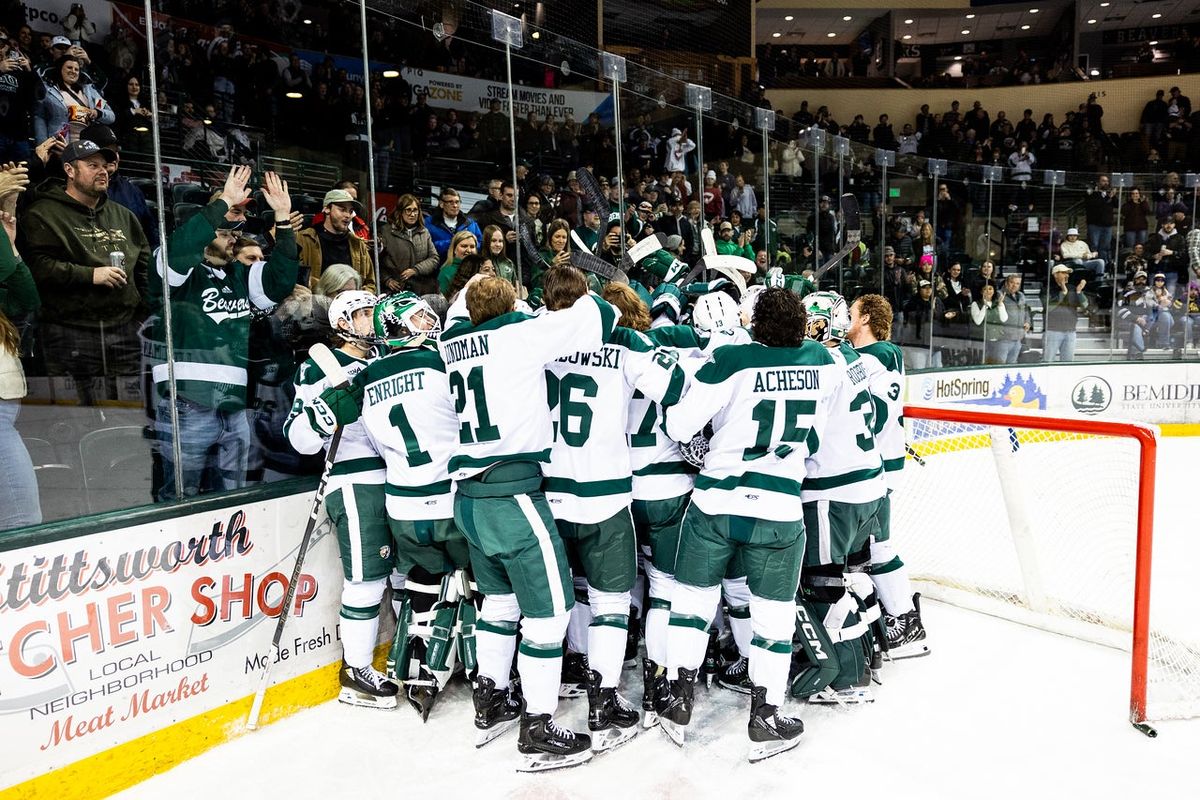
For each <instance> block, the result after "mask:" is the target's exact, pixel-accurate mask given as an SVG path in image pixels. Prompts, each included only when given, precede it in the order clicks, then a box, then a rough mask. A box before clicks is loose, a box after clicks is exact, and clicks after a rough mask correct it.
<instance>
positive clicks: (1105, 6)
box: [1100, 3, 1112, 8]
mask: <svg viewBox="0 0 1200 800" xmlns="http://www.w3.org/2000/svg"><path fill="white" fill-rule="evenodd" d="M1111 5H1112V3H1101V4H1100V7H1101V8H1108V7H1109V6H1111Z"/></svg>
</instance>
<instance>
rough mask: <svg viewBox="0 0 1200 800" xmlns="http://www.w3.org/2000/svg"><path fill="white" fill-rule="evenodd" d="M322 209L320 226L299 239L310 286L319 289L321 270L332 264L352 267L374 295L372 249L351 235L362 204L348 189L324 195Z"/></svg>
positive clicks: (298, 236) (303, 231) (301, 235)
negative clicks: (323, 217) (322, 215)
mask: <svg viewBox="0 0 1200 800" xmlns="http://www.w3.org/2000/svg"><path fill="white" fill-rule="evenodd" d="M290 207H291V205H290V204H289V208H290ZM321 208H322V211H323V212H324V213H325V219H324V220H323V221H322V222H321V224H320V225H319V226H316V227H312V228H305V229H304V230H302V231H300V233H299V234H298V235H297V236H296V244H297V245H298V246H299V248H300V264H301V266H303V267H304V268H305V269H306V270H307V271H308V284H309V286H315V285H316V282H317V279H318V278H320V277H321V270H323V269H325V268H326V267H327V266H329V265H330V264H350V265H351V266H352V267H354V268H355V269H356V270H358V274H359V275H361V276H362V278H363V289H365V290H366V291H368V292H372V293H374V292H375V267H374V264H373V263H372V261H371V248H370V246H369V245H368V244H367V243H366V242H365V241H364V240H363V239H362V238H360V237H358V236H355V235H354V234H353V233H351V231H350V226H351V224H352V223H353V221H354V218H355V216H356V215H361V214H362V204H361V203H359V202H358V201H357V200H355V199H354V197H353V195H351V194H350V192H348V191H346V190H345V189H332V190H330V191H328V192H326V193H325V199H324V200H323V201H322V202H321ZM277 219H278V217H277Z"/></svg>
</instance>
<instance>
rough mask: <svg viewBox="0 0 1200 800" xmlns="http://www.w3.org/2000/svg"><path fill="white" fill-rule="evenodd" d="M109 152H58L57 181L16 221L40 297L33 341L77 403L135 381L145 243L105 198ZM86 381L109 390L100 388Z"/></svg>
mask: <svg viewBox="0 0 1200 800" xmlns="http://www.w3.org/2000/svg"><path fill="white" fill-rule="evenodd" d="M114 160H116V153H114V152H113V151H112V150H110V149H108V148H106V147H100V146H98V145H96V144H95V143H94V142H90V141H88V140H86V139H81V140H79V141H76V142H72V143H71V144H69V145H67V146H66V148H64V149H63V152H62V162H63V171H64V172H65V173H66V177H67V180H66V185H65V186H64V185H63V182H62V181H59V180H56V179H53V178H52V179H48V180H46V181H45V182H43V183H42V184H41V185H40V186H38V188H37V190H36V196H37V199H35V200H34V201H33V202H32V203H31V204H30V205H29V209H28V210H27V211H26V212H25V214H24V216H23V217H22V219H21V227H20V234H21V242H20V248H21V252H22V253H24V254H25V255H26V260H27V262H28V264H29V270H30V272H32V273H33V278H34V281H35V282H36V283H37V288H38V293H39V294H40V295H41V297H42V317H41V318H42V323H41V333H42V343H43V345H44V346H45V350H46V369H47V372H48V373H49V374H50V375H52V376H65V375H69V376H71V377H72V378H74V379H75V385H76V389H77V391H78V392H79V402H80V403H82V404H83V405H94V404H95V403H96V401H98V400H103V399H105V398H106V397H108V398H111V397H114V396H115V392H116V379H117V377H118V376H133V375H137V373H138V367H139V358H140V355H141V347H140V344H139V341H138V335H137V327H138V323H139V322H141V319H142V318H143V317H144V314H143V313H139V309H140V307H141V299H142V298H141V294H140V293H139V291H138V288H137V287H138V286H139V285H140V286H141V287H142V288H143V289H144V288H145V281H146V273H147V270H148V268H149V265H150V244H149V242H148V241H147V240H146V234H145V232H144V231H143V230H142V226H141V224H140V223H139V222H138V221H137V217H135V216H134V215H133V213H132V212H130V211H129V210H128V209H126V208H124V207H123V206H121V205H118V204H117V203H113V202H110V201H109V199H108V194H107V192H108V182H109V174H108V171H107V169H106V168H105V167H106V165H107V164H108V162H110V161H114ZM95 378H104V379H108V381H109V382H110V383H111V384H112V385H111V386H110V387H108V388H107V389H104V388H103V387H102V386H100V385H97V382H96V381H94V379H95Z"/></svg>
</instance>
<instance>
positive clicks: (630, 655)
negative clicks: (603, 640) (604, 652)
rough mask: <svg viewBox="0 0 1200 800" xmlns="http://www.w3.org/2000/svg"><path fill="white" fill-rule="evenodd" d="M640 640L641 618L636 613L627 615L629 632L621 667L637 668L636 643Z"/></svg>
mask: <svg viewBox="0 0 1200 800" xmlns="http://www.w3.org/2000/svg"><path fill="white" fill-rule="evenodd" d="M641 640H642V618H641V617H639V616H638V615H637V614H633V613H631V614H630V615H629V633H628V635H627V637H626V639H625V660H624V661H623V662H622V664H621V669H637V658H638V644H640V643H641Z"/></svg>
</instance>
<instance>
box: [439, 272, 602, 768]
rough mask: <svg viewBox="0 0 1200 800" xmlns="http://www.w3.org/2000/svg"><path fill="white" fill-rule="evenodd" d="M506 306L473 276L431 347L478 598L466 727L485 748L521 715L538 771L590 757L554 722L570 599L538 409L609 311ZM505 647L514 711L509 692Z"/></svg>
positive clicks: (506, 292) (582, 738) (546, 437)
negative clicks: (516, 681) (514, 680)
mask: <svg viewBox="0 0 1200 800" xmlns="http://www.w3.org/2000/svg"><path fill="white" fill-rule="evenodd" d="M515 304H516V295H515V293H514V291H513V288H512V284H510V283H508V282H506V281H503V280H501V279H499V278H494V277H486V276H476V277H474V278H472V279H471V281H470V282H469V283H468V284H467V287H466V289H465V291H462V292H460V293H459V297H458V300H456V301H455V303H454V305H453V306H451V308H450V311H449V313H448V316H447V320H448V323H449V324H448V326H447V328H446V330H445V332H444V333H443V334H442V336H441V339H440V340H439V342H438V346H439V349H440V350H441V353H442V358H443V360H444V361H445V364H446V372H447V375H448V376H449V380H450V391H451V393H452V394H453V396H454V404H455V411H456V412H457V415H458V422H459V434H458V445H457V447H456V449H455V453H454V455H453V456H452V457H451V459H450V476H451V478H453V479H454V480H456V481H457V487H456V492H455V495H454V519H455V522H456V523H458V527H459V529H460V530H462V532H463V534H464V535H465V536H466V538H467V542H468V544H469V546H470V553H471V568H472V570H473V571H474V573H475V579H476V581H477V582H478V585H479V590H480V591H481V592H483V594H484V600H483V606H482V608H481V610H480V614H479V621H478V624H477V627H476V643H477V649H478V665H479V677H478V679H477V681H476V686H475V694H474V703H475V725H476V727H477V728H479V729H480V731H481V732H482V733H481V737H482V739H483V740H485V741H486V740H488V739H490V738H494V735H496V733H497V732H498V731H502V730H504V729H505V728H506V727H512V723H513V721H514V720H517V719H518V717H519V718H520V727H521V730H520V735H519V738H518V741H517V749H518V751H519V752H520V753H521V754H522V755H523V756H524V758H523V759H522V762H521V764H520V765H519V767H518V769H521V770H523V771H536V770H543V769H554V768H558V767H567V766H574V765H575V764H580V763H583V762H584V761H587V760H588V759H589V758H590V757H591V737H589V736H588V735H586V734H581V733H575V732H574V731H571V730H569V729H567V728H564V727H562V726H561V725H559V724H558V723H557V722H556V721H555V720H554V713H555V711H556V709H557V706H558V688H559V678H560V673H561V669H562V642H563V636H564V634H565V633H566V629H567V622H568V620H569V619H570V611H571V607H572V605H573V604H574V597H573V593H572V586H571V578H570V573H569V572H568V569H567V559H566V552H565V550H564V548H563V542H562V538H561V536H560V535H559V533H558V530H557V528H556V526H555V523H554V517H553V515H552V514H551V513H550V508H549V506H548V504H547V503H546V497H545V495H544V494H543V493H542V465H543V464H545V463H547V462H548V461H549V460H550V452H551V446H552V444H553V440H554V427H553V424H552V420H551V414H550V409H549V407H548V406H547V405H546V404H545V403H544V402H542V398H543V397H545V394H544V393H545V386H546V372H545V370H546V365H547V364H550V363H552V362H554V361H555V360H556V359H559V358H562V357H564V356H571V355H573V354H575V353H580V352H594V351H596V350H598V349H600V347H601V346H602V345H603V344H604V342H605V341H606V340H607V339H608V337H609V336H610V335H611V334H612V331H613V329H614V328H615V327H616V321H617V314H616V311H615V309H613V307H612V306H610V305H609V304H608V303H606V302H604V301H603V300H601V299H600V298H599V297H596V296H594V295H585V296H583V297H580V298H579V299H578V300H577V301H576V302H575V303H574V305H572V306H571V307H569V308H564V309H561V310H559V311H554V312H551V313H547V314H543V315H541V316H537V317H531V316H529V315H528V314H524V313H521V312H518V311H515V310H514V307H515ZM518 625H519V627H520V630H521V634H522V638H521V643H520V647H519V649H518V648H517V628H518ZM514 649H518V655H517V671H518V672H519V674H520V677H521V691H522V692H523V693H524V700H525V706H524V709H523V710H522V706H521V702H520V700H519V699H518V698H516V697H514V696H513V694H512V692H511V691H510V686H509V671H510V669H511V665H512V655H513V650H514Z"/></svg>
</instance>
